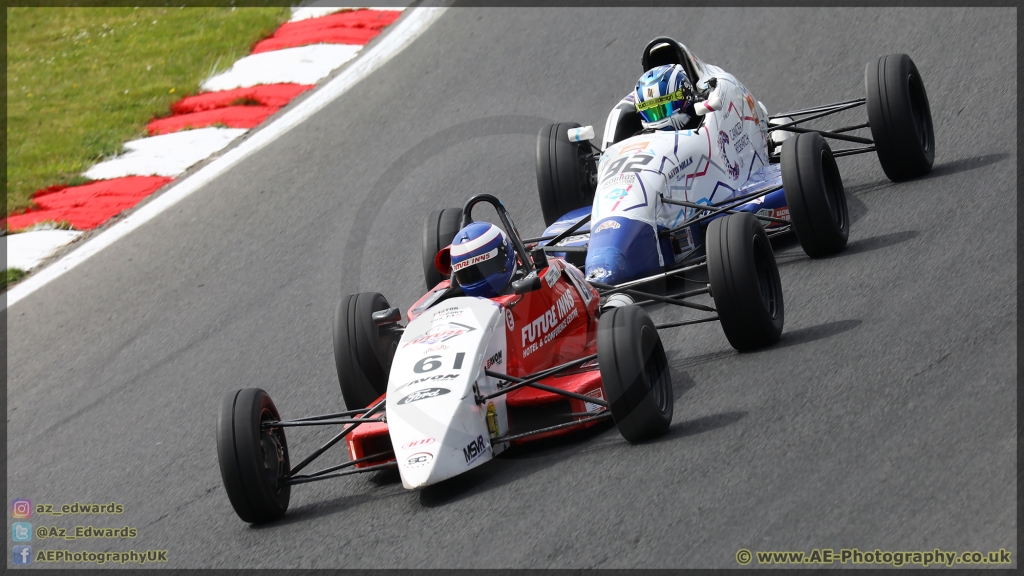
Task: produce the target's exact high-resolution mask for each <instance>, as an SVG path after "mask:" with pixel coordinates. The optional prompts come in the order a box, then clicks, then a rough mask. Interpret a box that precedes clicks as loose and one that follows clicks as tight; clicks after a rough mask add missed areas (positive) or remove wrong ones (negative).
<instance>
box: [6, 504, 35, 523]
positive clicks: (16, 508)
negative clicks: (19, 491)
mask: <svg viewBox="0 0 1024 576" xmlns="http://www.w3.org/2000/svg"><path fill="white" fill-rule="evenodd" d="M11 517H12V518H21V519H25V520H27V519H29V518H31V517H32V501H31V500H15V501H14V502H12V503H11Z"/></svg>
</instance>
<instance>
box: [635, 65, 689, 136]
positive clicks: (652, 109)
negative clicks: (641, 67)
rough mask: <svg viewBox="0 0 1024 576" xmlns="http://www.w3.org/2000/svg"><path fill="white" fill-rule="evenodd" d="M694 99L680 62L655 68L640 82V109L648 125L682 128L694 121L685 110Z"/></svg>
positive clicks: (637, 99)
mask: <svg viewBox="0 0 1024 576" xmlns="http://www.w3.org/2000/svg"><path fill="white" fill-rule="evenodd" d="M693 100H694V95H693V86H692V85H691V84H690V79H689V78H687V77H686V71H685V70H683V67H682V66H680V65H679V64H666V65H664V66H658V67H656V68H651V69H650V70H648V71H647V72H644V75H643V76H641V77H640V80H639V81H638V82H637V83H636V111H637V112H639V113H640V123H641V124H643V127H644V128H652V129H655V130H658V129H662V128H675V129H679V128H682V127H683V126H685V125H686V124H687V123H688V122H689V121H690V115H689V114H687V113H686V112H685V109H686V107H687V104H691V105H692V104H693Z"/></svg>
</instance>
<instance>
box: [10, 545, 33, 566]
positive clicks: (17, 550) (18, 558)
mask: <svg viewBox="0 0 1024 576" xmlns="http://www.w3.org/2000/svg"><path fill="white" fill-rule="evenodd" d="M13 560H14V563H15V564H31V563H32V547H31V546H15V547H14V558H13Z"/></svg>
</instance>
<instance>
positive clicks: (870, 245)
mask: <svg viewBox="0 0 1024 576" xmlns="http://www.w3.org/2000/svg"><path fill="white" fill-rule="evenodd" d="M920 234H921V233H920V232H918V231H917V230H904V231H902V232H890V233H889V234H881V235H878V236H872V237H870V238H861V239H859V240H854V241H853V242H850V243H849V244H847V245H846V248H845V249H844V250H843V251H842V252H839V253H837V254H833V255H831V256H826V257H824V258H818V260H832V259H833V258H844V257H847V256H852V255H854V254H861V253H863V252H871V251H872V250H878V249H881V248H890V247H892V246H895V245H896V244H900V243H903V242H906V241H907V240H912V239H914V238H916V237H917V236H918V235H920ZM810 260H811V258H810V256H808V255H806V254H804V252H803V250H798V251H792V252H790V251H787V252H785V253H782V254H778V253H777V254H776V255H775V261H776V263H778V265H779V266H780V267H782V266H786V265H787V264H793V263H795V262H803V261H810Z"/></svg>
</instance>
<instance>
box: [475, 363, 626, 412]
mask: <svg viewBox="0 0 1024 576" xmlns="http://www.w3.org/2000/svg"><path fill="white" fill-rule="evenodd" d="M484 373H486V374H487V375H488V376H490V377H492V378H504V379H505V380H507V381H509V382H515V383H517V384H518V383H521V382H523V379H522V378H516V377H515V376H509V375H508V374H501V373H499V372H491V371H490V370H484ZM524 386H529V387H530V388H536V389H538V390H544V391H546V392H553V393H555V394H561V395H562V396H567V397H569V398H575V399H577V400H583V401H584V402H589V403H591V404H597V405H598V406H604V407H605V408H607V407H608V406H609V404H608V402H606V401H604V400H601V399H599V398H594V397H591V396H586V395H584V394H577V393H575V392H569V391H568V390H562V389H561V388H555V387H554V386H548V385H547V384H541V383H540V382H530V383H527V384H524Z"/></svg>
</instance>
